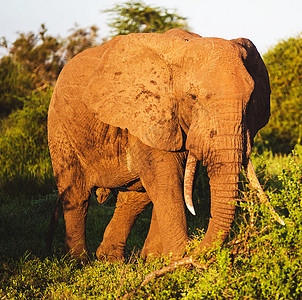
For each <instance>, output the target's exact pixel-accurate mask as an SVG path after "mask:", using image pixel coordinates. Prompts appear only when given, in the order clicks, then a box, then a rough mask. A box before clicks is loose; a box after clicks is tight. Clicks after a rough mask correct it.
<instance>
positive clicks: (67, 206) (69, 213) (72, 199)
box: [60, 186, 89, 261]
mask: <svg viewBox="0 0 302 300" xmlns="http://www.w3.org/2000/svg"><path fill="white" fill-rule="evenodd" d="M60 198H61V199H62V202H63V212H64V219H65V227H66V233H65V249H66V251H67V252H68V253H70V254H71V255H72V256H73V257H76V258H80V259H81V260H83V261H84V260H86V259H87V246H86V238H85V227H86V220H87V211H88V198H89V192H88V191H87V192H86V191H83V190H82V189H78V188H77V187H75V186H71V187H69V189H66V190H65V191H64V192H63V193H62V194H61V195H60Z"/></svg>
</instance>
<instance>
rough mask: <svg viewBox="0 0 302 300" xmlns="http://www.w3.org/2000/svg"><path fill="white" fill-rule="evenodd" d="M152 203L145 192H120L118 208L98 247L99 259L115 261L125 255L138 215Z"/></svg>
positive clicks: (97, 254)
mask: <svg viewBox="0 0 302 300" xmlns="http://www.w3.org/2000/svg"><path fill="white" fill-rule="evenodd" d="M149 203H150V198H149V197H148V195H147V193H145V192H136V191H126V192H119V194H118V198H117V203H116V209H115V211H114V214H113V217H112V219H111V221H110V223H109V224H108V226H107V227H106V230H105V233H104V237H103V241H102V243H101V245H100V246H99V248H98V249H97V252H96V256H97V258H98V259H107V260H109V261H115V260H118V259H122V258H123V257H124V250H125V246H126V242H127V238H128V235H129V233H130V230H131V228H132V226H133V223H134V222H135V220H136V219H137V217H138V215H139V214H140V213H141V212H142V211H143V210H144V209H145V207H146V205H148V204H149Z"/></svg>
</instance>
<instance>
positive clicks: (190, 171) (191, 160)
mask: <svg viewBox="0 0 302 300" xmlns="http://www.w3.org/2000/svg"><path fill="white" fill-rule="evenodd" d="M197 161H198V160H197V158H196V157H195V156H194V155H193V154H191V153H190V152H189V154H188V158H187V163H186V169H185V178H184V197H185V202H186V205H187V208H188V210H189V211H190V212H191V214H192V215H194V216H195V215H196V213H195V209H194V206H193V201H192V192H193V181H194V175H195V170H196V165H197Z"/></svg>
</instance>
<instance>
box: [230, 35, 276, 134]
mask: <svg viewBox="0 0 302 300" xmlns="http://www.w3.org/2000/svg"><path fill="white" fill-rule="evenodd" d="M233 41H234V42H236V43H238V44H240V45H241V46H242V47H243V48H244V49H245V51H246V54H247V55H246V54H245V55H243V60H244V64H245V66H246V69H247V71H248V72H249V74H250V75H251V76H252V78H253V80H254V84H255V86H254V91H253V93H252V95H251V99H250V101H249V103H248V106H247V122H248V127H249V130H250V133H251V137H252V138H254V136H255V135H256V133H257V131H258V130H260V129H261V128H262V127H264V126H265V125H266V124H267V122H268V120H269V117H270V92H271V90H270V84H269V77H268V72H267V69H266V67H265V64H264V62H263V60H262V58H261V56H260V54H259V52H258V51H257V49H256V47H255V46H254V44H253V43H252V42H251V41H249V40H247V39H243V38H241V39H237V40H233Z"/></svg>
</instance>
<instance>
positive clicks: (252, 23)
mask: <svg viewBox="0 0 302 300" xmlns="http://www.w3.org/2000/svg"><path fill="white" fill-rule="evenodd" d="M124 2H126V0H117V1H115V0H114V1H112V0H47V1H46V0H0V37H2V36H4V37H6V38H7V40H8V41H9V42H13V41H14V40H15V39H16V38H17V36H18V35H17V33H18V32H23V33H27V32H29V31H33V32H37V31H38V29H39V27H40V25H41V24H42V23H44V24H45V25H46V28H47V29H48V33H49V34H51V35H54V36H61V37H66V36H67V35H68V33H69V30H70V29H71V28H73V27H74V25H75V23H77V24H78V25H79V26H80V27H81V28H83V27H88V26H91V25H96V26H97V27H99V29H100V30H99V35H100V37H106V36H109V35H110V32H109V30H110V28H108V26H107V24H108V22H109V15H108V14H105V13H101V11H102V10H105V9H110V8H112V7H113V6H114V5H115V4H117V3H124ZM144 2H145V3H146V4H147V5H149V6H156V7H161V8H168V9H176V13H178V14H179V15H180V16H182V17H186V18H187V22H188V24H189V26H190V28H191V30H192V31H193V32H196V33H198V34H200V35H202V36H207V37H220V38H225V39H232V38H238V37H245V38H249V39H250V40H252V42H253V43H254V44H255V45H256V47H257V48H258V50H259V51H260V53H261V54H264V53H265V52H266V51H267V50H268V49H270V48H271V47H273V46H274V45H276V44H277V43H278V42H280V41H281V40H284V39H287V38H289V37H296V36H298V35H299V34H300V33H301V32H302V17H301V12H302V0H286V1H285V0H145V1H144ZM1 53H3V50H1V49H0V54H1Z"/></svg>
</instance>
